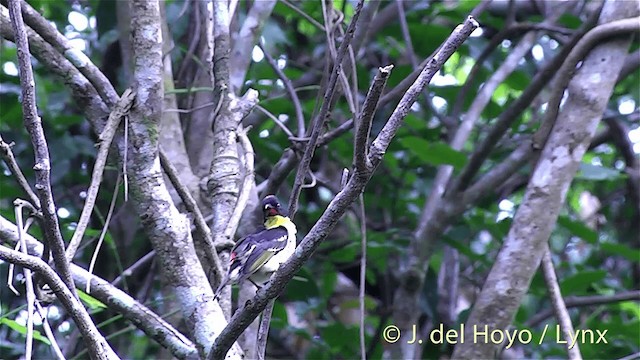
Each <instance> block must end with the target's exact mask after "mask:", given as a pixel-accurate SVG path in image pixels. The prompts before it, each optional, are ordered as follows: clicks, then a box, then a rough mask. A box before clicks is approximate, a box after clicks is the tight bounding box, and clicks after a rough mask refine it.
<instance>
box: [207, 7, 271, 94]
mask: <svg viewBox="0 0 640 360" xmlns="http://www.w3.org/2000/svg"><path fill="white" fill-rule="evenodd" d="M276 2H277V1H276V0H261V1H254V2H253V5H252V6H251V9H250V10H249V12H248V13H247V17H246V18H245V19H244V22H243V23H242V28H240V30H239V31H238V33H237V34H234V42H233V50H232V51H231V55H230V57H231V62H230V64H231V66H230V68H229V84H230V85H231V89H232V90H233V91H234V92H236V91H239V90H241V89H242V85H243V83H244V78H245V75H246V73H247V69H248V68H249V64H250V63H251V51H252V50H253V47H254V46H255V44H256V40H257V39H258V38H259V36H260V34H261V33H262V28H263V27H264V25H265V24H266V22H267V19H268V18H269V16H270V15H271V12H272V11H273V8H274V7H275V6H276ZM214 26H215V25H214Z"/></svg>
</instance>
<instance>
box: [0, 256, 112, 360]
mask: <svg viewBox="0 0 640 360" xmlns="http://www.w3.org/2000/svg"><path fill="white" fill-rule="evenodd" d="M0 259H2V260H4V261H7V262H10V263H13V264H16V265H20V266H24V267H26V268H29V269H31V270H33V271H35V272H37V273H38V274H40V275H41V276H42V278H43V280H44V281H45V282H46V283H47V285H49V287H50V288H51V290H53V292H54V293H55V294H56V296H57V297H58V299H59V300H60V302H61V303H62V305H63V306H64V307H65V309H66V310H67V311H68V312H69V314H70V315H71V317H72V318H73V321H74V322H75V323H76V324H77V325H78V329H79V330H80V333H81V334H82V338H83V339H84V341H85V343H86V345H87V348H88V349H89V353H90V354H91V358H94V359H119V357H118V355H116V353H115V352H114V351H113V349H111V346H109V344H108V343H107V341H106V340H105V339H104V337H103V336H102V335H101V334H100V332H99V331H98V329H97V328H96V326H95V325H94V324H93V321H92V320H91V317H90V316H89V314H88V313H87V311H86V310H85V309H84V307H83V306H82V304H81V303H80V301H79V300H78V299H77V298H76V297H75V294H73V293H72V292H71V291H70V290H69V288H68V287H67V286H66V284H65V283H64V282H63V281H62V280H61V279H60V277H58V274H56V272H55V271H53V269H51V268H50V267H49V266H48V265H47V264H46V263H45V262H44V261H42V260H41V259H40V258H37V257H35V256H31V255H25V254H22V253H20V252H18V251H15V250H13V249H9V248H6V247H4V246H0Z"/></svg>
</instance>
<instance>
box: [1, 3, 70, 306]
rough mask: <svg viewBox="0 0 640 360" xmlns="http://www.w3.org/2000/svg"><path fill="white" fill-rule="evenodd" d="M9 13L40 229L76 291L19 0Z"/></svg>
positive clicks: (11, 6)
mask: <svg viewBox="0 0 640 360" xmlns="http://www.w3.org/2000/svg"><path fill="white" fill-rule="evenodd" d="M9 16H10V17H11V25H12V27H13V32H14V35H15V44H16V48H17V50H18V51H17V53H18V65H19V69H20V86H21V88H22V112H23V119H24V124H25V127H26V128H27V131H28V132H29V136H30V137H31V143H32V144H33V149H34V153H35V165H34V166H33V169H34V170H35V173H36V185H35V188H36V192H37V193H38V198H39V199H40V204H41V208H42V213H43V216H44V218H43V224H44V229H42V230H43V232H44V234H45V238H46V240H47V243H48V244H49V246H50V247H51V252H52V254H53V261H54V263H55V265H56V268H57V269H58V271H59V272H60V276H61V277H62V279H63V280H64V283H65V284H66V285H67V287H68V288H69V290H70V291H71V293H73V294H75V293H76V287H75V285H74V283H73V280H72V278H71V271H70V270H69V262H68V261H67V259H66V258H65V253H64V240H63V239H62V234H61V233H60V226H59V224H58V216H57V214H56V204H55V202H54V200H53V193H52V191H51V178H50V176H51V160H50V158H49V146H48V145H47V139H46V138H45V135H44V130H43V129H42V120H41V119H40V116H38V109H37V108H36V94H35V80H34V78H33V69H32V68H31V53H30V52H29V43H28V42H27V31H26V28H25V26H24V22H23V21H22V12H21V0H10V1H9Z"/></svg>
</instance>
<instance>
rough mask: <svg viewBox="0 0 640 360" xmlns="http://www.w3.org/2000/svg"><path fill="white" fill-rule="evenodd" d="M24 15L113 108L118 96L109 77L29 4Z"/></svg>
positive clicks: (28, 22) (25, 6) (25, 3)
mask: <svg viewBox="0 0 640 360" xmlns="http://www.w3.org/2000/svg"><path fill="white" fill-rule="evenodd" d="M22 15H23V16H24V18H25V21H26V23H27V25H29V27H31V28H32V29H33V30H34V31H36V32H37V33H38V34H39V35H40V36H42V38H43V39H44V40H45V41H46V42H48V43H49V44H51V45H52V46H53V47H54V48H55V49H56V50H58V52H59V53H60V54H64V57H65V58H66V59H67V60H69V61H70V62H71V63H72V64H73V65H74V66H75V67H76V68H77V69H78V70H79V71H80V73H82V75H84V77H86V78H87V80H89V82H91V84H92V85H93V86H94V88H95V89H96V90H97V91H98V93H99V94H100V98H102V100H103V101H104V102H105V103H106V104H107V106H109V107H111V106H113V105H115V104H116V103H117V101H118V94H117V93H116V91H115V89H114V88H113V86H112V85H111V83H110V82H109V80H108V79H107V77H106V76H105V75H104V74H103V73H102V72H101V71H100V69H98V67H96V66H95V65H94V64H93V63H92V62H91V59H89V58H88V57H87V56H86V55H85V54H84V53H83V52H82V51H81V50H79V49H76V48H74V47H73V46H71V44H70V43H69V39H67V38H66V37H64V35H62V34H61V33H60V32H59V31H58V30H57V29H56V28H55V27H53V25H52V24H51V22H50V21H49V20H47V19H45V18H44V17H43V16H42V15H40V13H39V12H37V11H36V10H35V9H34V8H32V7H31V6H30V5H29V4H27V2H26V1H25V2H24V6H23V7H22Z"/></svg>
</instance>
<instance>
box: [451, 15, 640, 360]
mask: <svg viewBox="0 0 640 360" xmlns="http://www.w3.org/2000/svg"><path fill="white" fill-rule="evenodd" d="M634 12H636V14H637V7H636V6H635V4H631V3H624V2H623V3H615V4H614V3H611V2H607V3H606V4H605V8H604V9H603V11H602V17H601V19H600V21H601V22H602V23H606V22H609V21H612V22H611V24H621V23H628V24H631V23H632V24H633V26H631V25H629V26H630V28H629V29H627V31H629V30H631V28H633V29H634V30H635V29H637V28H638V27H639V26H640V22H639V21H638V20H639V19H637V18H636V19H627V20H620V21H614V20H615V19H617V18H623V17H626V16H628V14H629V13H634ZM605 26H606V25H605ZM629 43H630V38H629V37H627V38H618V39H615V40H612V41H609V42H603V43H600V44H599V45H598V46H597V47H596V48H594V49H593V50H592V51H591V52H590V53H589V55H588V56H587V57H586V58H585V59H584V60H583V64H582V67H581V68H580V69H579V70H578V71H577V72H576V74H575V76H574V77H573V79H572V81H571V82H570V84H569V95H568V97H567V99H566V101H565V104H564V106H563V108H562V112H561V113H560V115H559V121H558V122H557V123H556V125H555V128H554V131H553V132H552V133H551V136H550V137H549V140H548V141H546V144H545V145H544V149H543V151H542V154H541V157H540V160H539V162H538V164H537V166H536V168H535V170H534V172H533V174H532V176H531V181H530V182H529V184H528V186H527V189H526V191H525V195H524V199H523V200H522V204H521V205H520V206H519V208H518V210H517V212H516V214H515V216H514V219H513V222H512V225H511V229H510V230H509V234H508V235H507V237H506V239H505V241H504V244H503V246H502V249H501V250H500V252H499V253H498V256H497V259H496V261H495V263H494V265H493V267H492V269H491V272H490V273H489V275H488V277H487V279H486V281H485V283H484V286H483V289H482V291H481V292H480V295H479V296H478V298H477V300H476V303H475V305H474V307H473V310H472V311H471V314H470V316H469V319H468V320H467V323H466V326H465V328H466V329H473V328H474V327H475V326H476V325H477V326H483V325H486V326H487V327H488V328H489V329H491V330H493V329H505V328H507V327H508V326H509V324H510V323H511V322H512V320H513V317H514V315H515V312H516V311H517V309H518V307H519V306H520V304H521V302H522V298H523V297H524V296H525V294H526V292H527V290H528V288H529V284H530V282H531V279H532V277H533V275H534V274H535V270H536V268H537V267H538V266H539V264H540V260H541V258H542V256H543V254H544V249H545V248H544V246H545V244H547V242H548V240H549V236H550V234H551V232H552V230H553V226H554V224H555V223H556V221H557V217H558V214H559V212H560V210H561V208H562V204H563V203H564V200H565V197H566V194H567V191H568V188H569V186H570V183H571V180H572V179H573V177H574V175H575V173H576V171H577V169H578V166H579V164H580V161H581V159H582V157H583V155H584V153H585V151H586V150H587V148H588V146H589V143H590V142H591V138H592V137H593V133H594V132H595V129H596V127H597V124H598V121H599V120H600V118H601V116H602V113H603V111H604V109H605V108H606V105H607V102H608V100H609V98H610V96H611V94H612V92H613V87H614V85H615V81H616V79H617V75H618V73H619V71H620V69H621V68H622V64H623V62H624V58H625V55H626V53H627V51H628V47H629ZM566 70H568V71H570V72H572V73H573V72H574V69H573V68H569V69H566ZM593 74H599V81H597V82H594V81H593ZM558 75H559V76H565V75H564V74H562V73H560V74H558ZM547 111H549V112H552V111H554V110H553V109H552V108H551V107H549V108H548V109H547ZM523 254H526V255H523ZM465 335H467V336H472V333H471V332H468V331H465ZM498 346H500V345H499V344H494V343H490V344H489V343H487V344H485V343H477V344H471V343H469V342H467V343H465V344H458V345H457V346H456V348H455V350H454V353H453V355H452V358H456V359H469V358H472V359H477V358H487V357H491V356H493V354H495V351H496V350H497V348H498Z"/></svg>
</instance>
